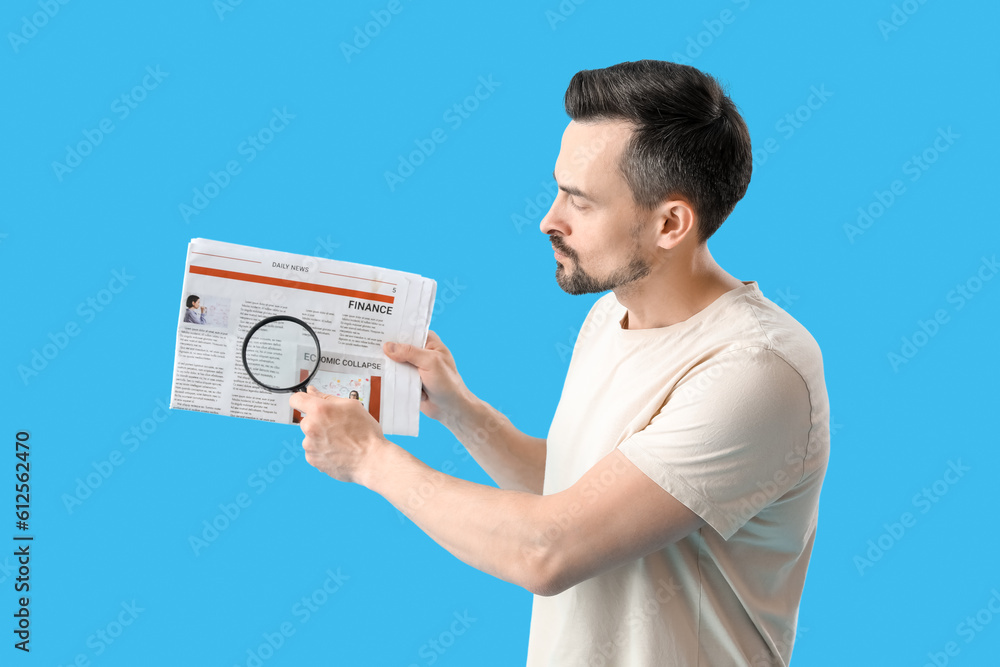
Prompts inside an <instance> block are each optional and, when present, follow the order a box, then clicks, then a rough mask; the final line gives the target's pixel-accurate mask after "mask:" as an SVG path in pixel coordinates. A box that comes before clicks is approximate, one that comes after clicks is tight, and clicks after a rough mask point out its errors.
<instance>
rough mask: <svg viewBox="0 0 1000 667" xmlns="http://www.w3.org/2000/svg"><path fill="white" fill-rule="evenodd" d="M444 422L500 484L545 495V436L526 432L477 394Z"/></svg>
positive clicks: (516, 489)
mask: <svg viewBox="0 0 1000 667" xmlns="http://www.w3.org/2000/svg"><path fill="white" fill-rule="evenodd" d="M441 423H442V424H444V425H445V426H446V427H447V428H448V430H450V431H451V432H452V433H453V434H454V435H455V437H456V438H458V440H459V441H460V442H461V443H462V444H463V445H465V448H466V449H468V450H469V453H470V454H472V458H474V459H475V460H476V462H477V463H478V464H479V465H480V466H482V468H483V470H485V471H486V473H487V474H488V475H489V476H490V477H491V478H492V479H493V481H494V482H496V483H497V485H498V486H499V487H500V488H502V489H510V490H514V491H525V492H528V493H534V494H538V495H541V493H542V481H543V478H544V476H545V439H544V438H534V437H532V436H530V435H527V434H526V433H522V432H521V431H519V430H518V429H517V428H516V427H515V426H514V425H513V424H512V423H511V422H510V420H509V419H507V418H506V417H505V416H504V415H503V414H501V413H500V412H499V411H498V410H497V409H496V408H494V407H493V406H491V405H489V404H488V403H486V402H485V401H482V400H480V399H478V398H476V397H474V396H472V397H471V398H470V400H469V402H468V403H467V405H466V407H465V408H464V409H463V410H461V411H460V412H457V413H456V414H454V415H452V416H450V417H446V418H444V419H442V420H441Z"/></svg>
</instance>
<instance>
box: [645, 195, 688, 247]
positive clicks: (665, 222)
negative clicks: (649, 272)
mask: <svg viewBox="0 0 1000 667" xmlns="http://www.w3.org/2000/svg"><path fill="white" fill-rule="evenodd" d="M655 215H656V218H657V219H658V220H659V222H660V235H659V238H658V239H657V242H656V245H658V246H659V247H661V248H664V249H665V250H671V249H673V248H676V247H677V246H678V245H680V244H681V243H682V242H683V241H684V239H686V238H691V239H697V237H698V216H697V215H696V214H695V212H694V207H693V206H691V204H690V203H689V202H687V201H686V200H684V199H670V200H667V201H664V202H663V203H662V204H660V206H658V207H657V209H656V211H655Z"/></svg>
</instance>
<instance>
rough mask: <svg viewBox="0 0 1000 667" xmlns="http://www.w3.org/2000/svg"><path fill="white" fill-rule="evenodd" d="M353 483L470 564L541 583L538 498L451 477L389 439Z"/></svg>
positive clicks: (516, 580)
mask: <svg viewBox="0 0 1000 667" xmlns="http://www.w3.org/2000/svg"><path fill="white" fill-rule="evenodd" d="M357 481H358V482H359V483H361V484H363V485H364V486H366V487H367V488H369V489H371V490H372V491H374V492H376V493H378V494H379V495H381V496H383V497H384V498H385V499H386V500H388V501H389V502H390V503H392V505H394V506H395V507H396V508H397V509H399V510H400V511H401V512H403V514H405V515H406V516H407V517H408V518H409V519H410V520H411V521H413V522H414V523H415V524H416V525H417V526H418V527H419V528H420V529H421V530H423V531H424V532H425V533H427V535H428V536H430V537H431V538H432V539H433V540H434V541H435V542H437V543H438V544H440V545H441V546H442V547H444V548H445V549H447V550H448V551H449V552H451V553H452V554H453V555H454V556H455V557H457V558H458V559H460V560H462V561H464V562H465V563H468V564H469V565H471V566H472V567H474V568H476V569H478V570H481V571H483V572H486V573H488V574H491V575H493V576H495V577H497V578H499V579H502V580H504V581H507V582H510V583H513V584H516V585H518V586H522V587H524V588H526V589H528V590H530V591H532V592H535V591H537V590H538V589H539V587H540V586H542V585H543V584H542V583H541V581H542V579H541V577H542V575H541V573H542V572H543V571H544V556H545V551H544V549H542V548H541V545H542V544H543V540H544V536H543V531H542V530H540V529H539V528H540V524H539V522H538V520H537V518H538V517H539V516H540V513H539V512H540V509H541V505H540V504H541V503H542V502H543V498H542V497H541V496H538V495H534V494H529V493H524V492H520V491H513V490H505V489H495V488H493V487H490V486H484V485H482V484H476V483H474V482H469V481H467V480H463V479H458V478H455V477H451V476H449V475H446V474H444V473H442V472H439V471H437V470H434V469H433V468H430V467H428V466H427V465H425V464H423V463H422V462H420V461H419V460H417V459H416V458H414V457H413V456H412V455H411V454H409V453H408V452H406V451H405V450H403V449H402V448H401V447H398V446H397V445H395V444H393V443H390V442H386V444H385V445H384V446H382V447H380V448H379V449H378V450H377V451H376V452H374V453H373V454H372V456H371V459H370V461H369V462H368V465H366V466H365V471H364V473H363V474H362V475H361V476H360V477H359V479H358V480H357Z"/></svg>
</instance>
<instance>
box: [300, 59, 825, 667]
mask: <svg viewBox="0 0 1000 667" xmlns="http://www.w3.org/2000/svg"><path fill="white" fill-rule="evenodd" d="M566 110H567V112H568V114H569V116H570V117H571V118H572V121H571V122H570V123H569V125H568V127H567V128H566V131H565V133H564V134H563V139H562V146H561V149H560V152H559V156H558V159H557V160H556V164H555V178H556V181H557V183H558V185H559V194H558V196H557V197H556V200H555V202H554V203H553V205H552V208H551V210H550V211H549V212H548V214H547V215H546V216H545V218H544V219H543V220H542V222H541V231H542V232H544V233H545V234H548V235H549V237H550V239H551V242H552V246H553V248H554V250H555V259H556V263H557V269H556V279H557V281H558V282H559V284H560V285H561V286H562V287H563V289H564V290H565V291H567V292H569V293H572V294H582V293H588V292H600V291H605V290H611V293H610V294H607V295H605V296H604V297H602V298H601V299H600V300H598V301H597V303H596V304H595V305H594V307H593V308H592V309H591V311H590V313H589V314H588V316H587V318H586V321H585V322H584V324H583V326H582V328H581V331H580V334H579V336H578V340H577V342H576V346H575V348H574V351H573V357H572V360H571V362H570V367H569V371H568V374H567V377H566V384H565V387H564V389H563V394H562V397H561V399H560V402H559V406H558V408H557V410H556V414H555V416H554V418H553V420H552V425H551V428H550V430H549V433H548V438H547V439H545V440H543V439H539V438H534V437H531V436H528V435H525V434H524V433H521V432H520V431H518V430H517V429H515V428H514V426H513V425H512V424H511V423H510V422H509V421H508V420H507V419H506V418H505V417H503V415H501V414H499V413H498V412H497V411H496V410H494V409H493V408H492V407H490V406H489V405H487V404H485V403H484V402H482V401H480V400H479V399H477V398H476V397H475V396H474V395H472V393H471V392H469V390H468V389H467V388H466V387H465V385H464V384H463V382H462V380H461V378H460V376H459V374H458V372H457V370H456V365H455V361H454V359H452V356H451V354H450V353H449V351H448V349H447V348H446V347H445V346H444V345H443V344H442V342H441V341H440V339H439V338H438V337H437V336H436V335H433V334H431V335H430V336H429V337H428V342H427V345H426V347H425V348H424V349H418V348H414V347H412V346H409V345H398V344H397V345H393V344H391V343H389V344H387V345H386V346H385V352H386V354H387V355H388V356H389V357H390V358H391V359H393V360H395V361H398V362H406V363H411V364H413V365H414V366H416V367H417V369H419V372H420V377H421V379H422V381H423V386H424V394H425V395H424V397H423V401H422V403H421V410H422V412H423V413H424V414H426V415H427V416H429V417H431V418H433V419H437V420H440V421H441V422H442V423H443V424H445V425H446V426H447V427H448V428H449V429H450V430H451V431H452V432H453V433H454V434H455V436H456V437H457V438H458V439H459V440H460V441H461V442H462V443H463V444H464V445H465V446H466V447H467V448H468V449H469V452H470V453H471V454H472V455H473V457H475V459H476V460H477V461H478V462H479V463H480V465H482V466H483V468H484V469H485V470H486V472H487V473H488V474H489V475H490V476H491V477H492V478H493V479H494V480H495V481H496V482H497V484H498V485H499V487H500V488H499V489H495V488H492V487H487V486H482V485H478V484H474V483H471V482H468V481H464V480H460V479H455V478H453V477H449V476H447V475H444V474H442V473H440V472H437V471H434V470H432V469H430V468H428V467H427V466H425V465H423V464H422V463H420V462H419V461H417V460H416V459H414V458H413V457H412V456H410V455H409V454H408V453H407V452H405V451H403V450H402V449H401V448H399V447H398V446H396V445H394V444H392V443H390V442H389V441H387V440H386V439H385V438H384V437H383V436H382V434H381V431H380V429H379V427H378V425H377V424H376V423H375V422H374V420H372V419H370V418H367V416H366V413H365V412H364V411H363V409H362V407H361V406H359V405H357V404H356V402H352V401H345V400H337V399H332V398H331V399H329V400H327V399H325V398H324V397H323V396H322V395H320V394H318V393H315V392H313V393H312V394H308V395H307V394H296V395H295V396H293V397H292V398H291V404H292V406H293V407H295V408H296V409H298V410H301V411H304V412H305V413H306V414H307V416H306V417H305V419H304V421H303V423H302V430H303V432H304V433H305V436H306V437H305V440H304V441H303V447H304V448H305V451H306V458H307V460H308V461H309V463H310V464H312V465H313V466H315V467H317V468H318V469H320V470H322V471H324V472H326V473H328V474H330V475H331V476H333V477H335V478H337V479H340V480H344V481H352V482H356V483H359V484H363V485H365V486H367V487H368V488H370V489H372V490H374V491H375V492H377V493H379V494H381V495H383V496H385V497H386V498H387V499H388V500H389V501H390V502H391V503H392V504H393V505H395V506H396V507H397V508H399V509H400V510H401V511H402V512H404V513H405V514H406V515H407V516H408V517H409V518H410V519H412V520H413V521H414V523H416V524H417V525H418V526H419V527H420V528H421V529H423V530H424V531H425V532H426V533H427V534H428V535H430V536H431V537H432V538H433V539H434V540H436V541H437V542H438V543H439V544H441V545H442V546H443V547H445V548H446V549H448V550H449V551H450V552H451V553H453V554H454V555H456V556H457V557H458V558H461V559H462V560H464V561H465V562H466V563H469V564H470V565H472V566H474V567H476V568H479V569H480V570H483V571H485V572H488V573H490V574H492V575H494V576H497V577H499V578H501V579H504V580H506V581H509V582H512V583H515V584H517V585H520V586H523V587H525V588H527V589H528V590H530V591H532V592H533V593H535V598H534V604H533V608H532V619H531V633H530V638H529V645H528V664H529V665H530V666H532V667H534V666H537V667H541V666H543V665H544V666H547V667H551V666H553V665H558V666H561V665H573V666H578V665H672V666H692V667H693V666H696V665H697V666H702V665H707V666H712V667H716V666H719V665H753V666H754V667H756V666H758V665H787V664H788V662H789V660H790V656H791V652H792V645H793V642H794V638H795V629H796V622H797V615H798V607H799V600H800V597H801V593H802V588H803V584H804V581H805V575H806V569H807V566H808V562H809V556H810V553H811V551H812V546H813V541H814V538H815V534H816V521H817V513H818V502H819V492H820V487H821V484H822V480H823V476H824V473H825V470H826V463H827V457H828V450H829V408H828V401H827V395H826V388H825V383H824V379H823V368H822V359H821V355H820V350H819V348H818V346H817V345H816V342H815V341H814V340H813V338H812V336H810V335H809V333H808V332H807V331H806V330H805V329H804V328H803V327H802V326H801V325H800V324H799V323H798V322H796V321H795V320H794V319H792V318H791V317H790V316H789V315H788V314H787V313H785V312H784V311H782V310H781V309H780V308H778V307H777V306H776V305H775V304H774V303H772V302H771V301H769V300H768V299H766V298H764V296H763V295H762V294H761V292H760V290H759V289H758V286H757V284H756V283H755V282H752V281H748V282H743V281H740V280H737V279H736V278H734V277H733V276H731V275H729V274H727V273H726V272H725V271H723V270H722V268H721V267H719V265H718V264H716V263H715V261H714V260H713V259H712V256H711V254H710V253H709V251H708V247H707V245H706V241H707V239H708V238H709V237H710V236H711V235H712V234H713V233H714V232H715V230H716V229H718V227H719V225H720V224H722V222H723V220H725V219H726V217H727V216H728V215H729V213H730V212H731V211H732V210H733V207H734V206H735V205H736V203H737V202H738V201H739V200H740V199H741V198H742V197H743V194H744V193H745V191H746V188H747V185H748V184H749V181H750V171H751V151H750V138H749V133H748V131H747V128H746V125H745V124H744V122H743V119H742V118H741V117H740V115H739V113H738V112H737V110H736V108H735V106H734V105H733V103H732V102H731V101H730V100H729V98H728V97H726V96H725V94H724V93H723V91H722V90H721V88H720V87H719V85H718V83H717V82H716V81H715V80H714V79H712V78H711V77H709V76H707V75H705V74H703V73H701V72H699V71H698V70H696V69H694V68H691V67H686V66H682V65H676V64H673V63H666V62H657V61H641V62H636V63H622V64H620V65H615V66H614V67H609V68H607V69H603V70H592V71H582V72H579V73H578V74H576V75H575V76H574V77H573V79H572V81H571V82H570V85H569V88H568V90H567V92H566ZM608 396H614V397H615V400H613V401H608V400H607V397H608Z"/></svg>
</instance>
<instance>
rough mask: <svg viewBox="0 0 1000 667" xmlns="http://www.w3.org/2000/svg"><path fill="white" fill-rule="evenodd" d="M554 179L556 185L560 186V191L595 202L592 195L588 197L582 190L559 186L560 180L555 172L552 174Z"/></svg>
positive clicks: (569, 186) (570, 186)
mask: <svg viewBox="0 0 1000 667" xmlns="http://www.w3.org/2000/svg"><path fill="white" fill-rule="evenodd" d="M552 179H553V180H554V181H555V182H556V185H558V186H559V189H560V190H562V191H563V192H565V193H566V194H569V195H573V196H575V197H583V198H584V199H586V200H588V201H595V200H594V198H593V197H591V196H590V195H588V194H587V193H586V192H584V191H583V190H581V189H580V188H575V187H573V186H572V185H560V184H559V179H558V178H556V172H555V171H553V172H552Z"/></svg>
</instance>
